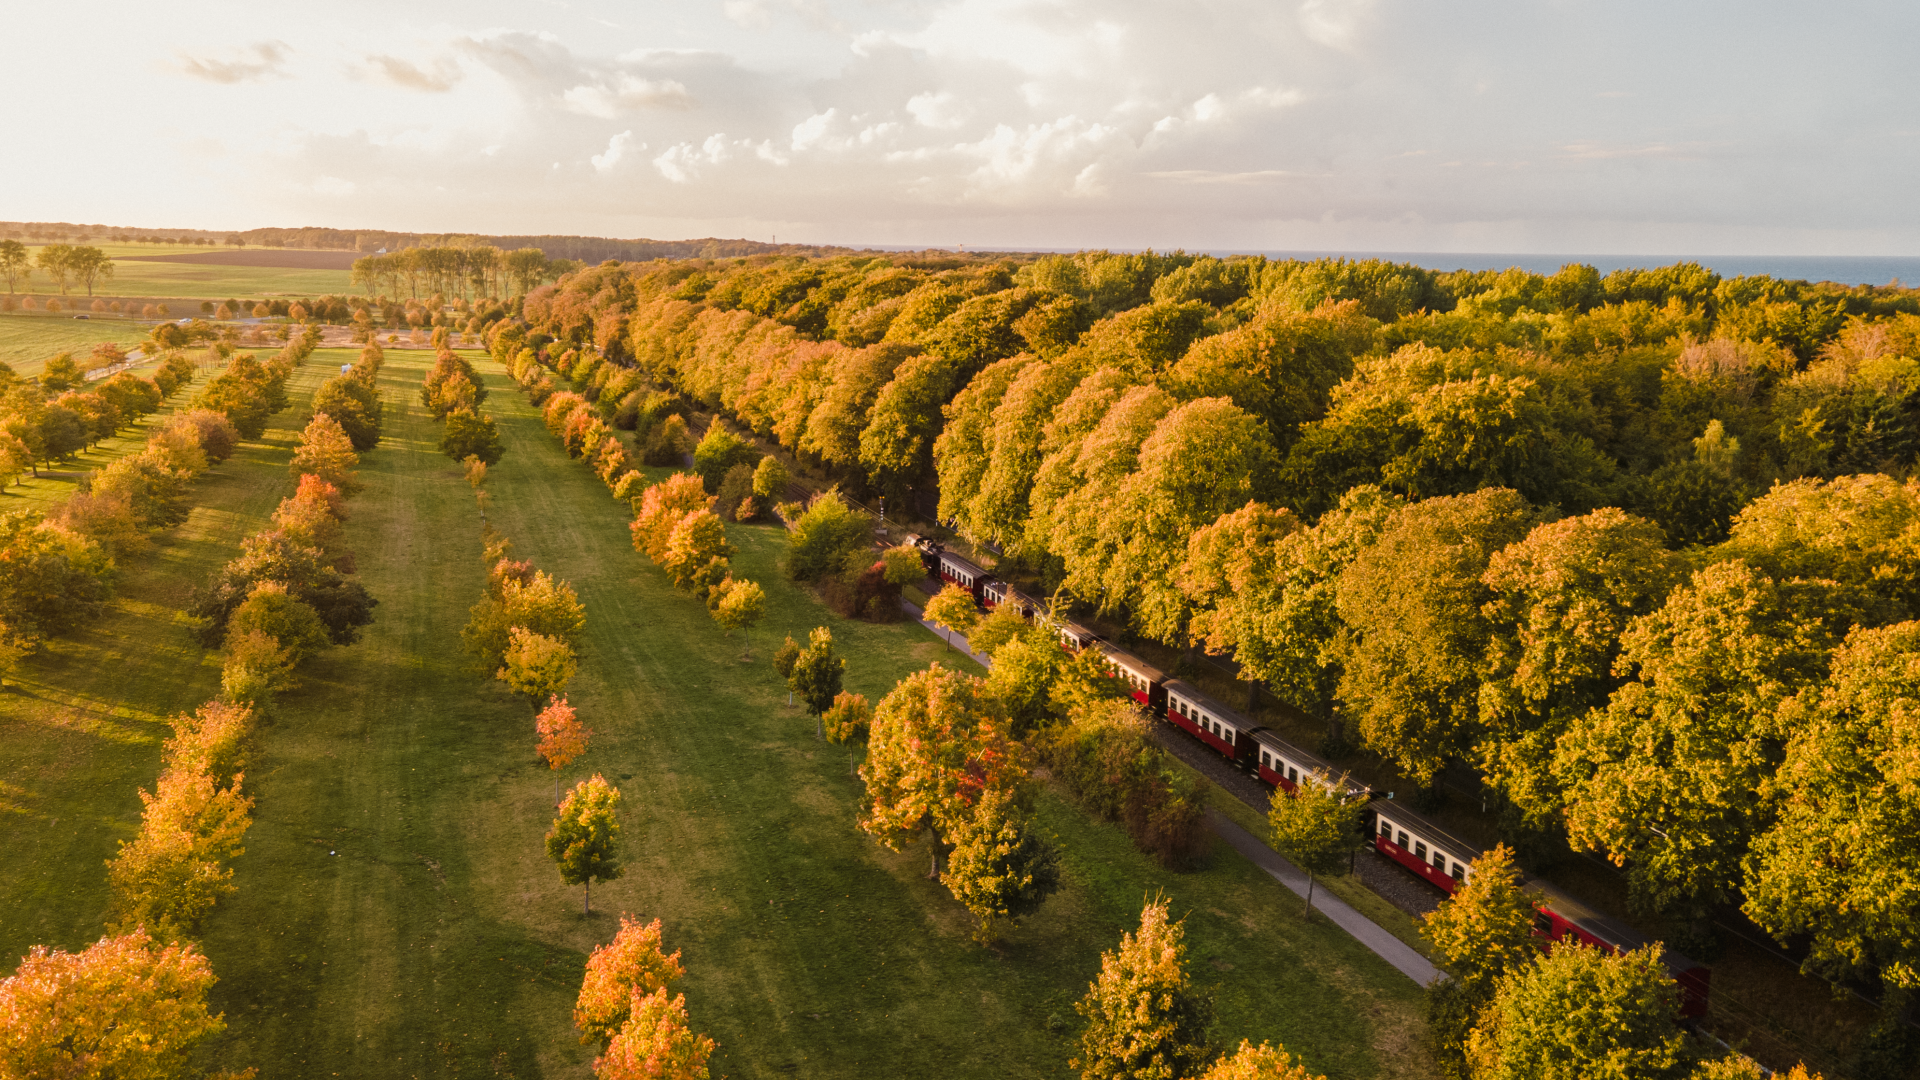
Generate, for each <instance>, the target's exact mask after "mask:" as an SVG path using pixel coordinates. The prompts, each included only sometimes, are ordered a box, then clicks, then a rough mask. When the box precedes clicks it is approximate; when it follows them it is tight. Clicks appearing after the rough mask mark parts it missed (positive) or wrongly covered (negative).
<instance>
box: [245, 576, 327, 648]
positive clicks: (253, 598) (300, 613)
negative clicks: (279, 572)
mask: <svg viewBox="0 0 1920 1080" xmlns="http://www.w3.org/2000/svg"><path fill="white" fill-rule="evenodd" d="M254 631H259V632H260V633H263V634H266V635H267V636H268V637H271V638H273V639H274V642H275V643H276V644H277V645H278V646H279V647H281V648H283V649H285V650H286V651H287V655H288V657H289V659H290V662H292V663H295V664H297V663H299V662H300V661H301V660H303V659H305V658H306V657H308V656H311V655H313V654H314V653H316V652H319V651H320V650H321V649H324V648H326V647H327V646H328V645H331V644H332V643H333V642H332V639H331V638H329V637H328V635H327V627H326V624H325V623H323V622H321V621H320V613H319V612H317V611H315V610H313V607H312V605H310V604H306V603H303V602H302V601H301V600H299V599H298V598H296V597H294V596H291V595H289V594H288V592H287V587H286V585H284V584H282V583H281V582H278V581H262V582H260V583H259V584H257V585H255V586H254V587H253V591H252V592H249V593H248V594H247V599H246V602H245V603H242V604H241V605H240V606H239V607H237V608H234V609H233V614H232V615H230V616H228V617H227V640H228V641H233V640H234V639H235V638H236V637H240V636H244V635H246V634H250V633H253V632H254Z"/></svg>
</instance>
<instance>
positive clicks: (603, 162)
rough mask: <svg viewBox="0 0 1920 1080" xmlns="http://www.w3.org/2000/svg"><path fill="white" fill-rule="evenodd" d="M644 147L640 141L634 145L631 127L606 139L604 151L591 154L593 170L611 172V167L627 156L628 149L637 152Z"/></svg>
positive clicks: (645, 146) (645, 145) (644, 144)
mask: <svg viewBox="0 0 1920 1080" xmlns="http://www.w3.org/2000/svg"><path fill="white" fill-rule="evenodd" d="M646 148H647V144H646V143H640V144H639V145H637V146H636V145H634V142H633V131H632V130H631V129H629V130H626V131H623V132H621V133H620V134H618V135H615V136H614V137H613V138H611V139H608V140H607V151H606V153H604V154H595V155H593V158H592V161H593V167H594V170H595V171H596V172H603V173H607V172H612V171H613V167H614V166H615V165H618V164H620V160H621V159H622V158H624V157H626V156H627V151H628V150H632V151H634V152H635V153H638V152H639V151H641V150H645V149H646Z"/></svg>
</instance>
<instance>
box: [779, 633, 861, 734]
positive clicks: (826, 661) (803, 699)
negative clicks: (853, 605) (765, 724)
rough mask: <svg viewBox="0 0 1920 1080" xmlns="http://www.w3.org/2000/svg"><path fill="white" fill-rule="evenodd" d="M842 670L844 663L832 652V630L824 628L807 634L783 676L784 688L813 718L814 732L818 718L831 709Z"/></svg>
mask: <svg viewBox="0 0 1920 1080" xmlns="http://www.w3.org/2000/svg"><path fill="white" fill-rule="evenodd" d="M846 671H847V662H846V660H845V659H843V658H842V657H841V656H840V655H839V654H838V653H835V652H834V651H833V631H832V630H829V629H827V628H826V627H824V626H816V627H814V628H813V632H812V633H810V634H808V635H807V647H806V648H805V649H802V650H801V651H800V655H799V656H797V657H795V658H794V661H793V670H792V671H791V672H789V673H788V675H787V688H788V689H790V690H792V691H793V692H794V694H795V696H797V697H799V699H800V704H802V705H804V706H806V708H807V714H808V715H809V716H812V717H814V719H815V722H816V729H817V728H818V727H819V724H820V723H821V720H820V718H821V717H822V716H824V715H825V714H826V711H827V710H828V709H830V708H832V707H833V699H834V698H836V697H838V696H839V694H840V680H841V678H842V676H844V675H845V674H846ZM815 733H816V734H820V733H821V732H819V731H818V730H816V732H815Z"/></svg>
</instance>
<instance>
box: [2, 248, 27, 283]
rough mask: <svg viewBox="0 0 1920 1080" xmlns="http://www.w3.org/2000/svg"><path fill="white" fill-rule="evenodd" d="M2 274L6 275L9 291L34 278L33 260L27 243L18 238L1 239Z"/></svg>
mask: <svg viewBox="0 0 1920 1080" xmlns="http://www.w3.org/2000/svg"><path fill="white" fill-rule="evenodd" d="M0 274H4V275H6V278H7V292H9V293H12V292H13V291H14V290H15V289H16V288H18V287H19V286H20V285H23V284H25V283H26V282H29V281H32V280H33V260H32V258H31V257H30V256H28V254H27V245H25V244H23V243H21V242H20V241H18V240H0Z"/></svg>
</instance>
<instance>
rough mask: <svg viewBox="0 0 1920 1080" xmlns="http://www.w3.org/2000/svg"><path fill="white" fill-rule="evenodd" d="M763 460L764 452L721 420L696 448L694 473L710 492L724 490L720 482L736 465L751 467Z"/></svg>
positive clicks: (716, 421)
mask: <svg viewBox="0 0 1920 1080" xmlns="http://www.w3.org/2000/svg"><path fill="white" fill-rule="evenodd" d="M759 460H760V451H758V450H756V449H754V446H753V444H752V443H750V442H748V441H747V440H745V439H742V438H741V437H740V436H738V435H735V434H734V433H733V432H732V431H729V430H728V429H727V425H726V423H725V422H724V421H722V420H721V419H720V418H719V417H714V420H713V423H711V424H708V425H707V433H706V435H705V436H704V437H702V438H701V440H700V445H698V446H696V447H694V448H693V471H694V472H696V473H699V474H700V482H701V483H702V484H705V485H706V488H707V490H708V491H710V492H717V491H719V490H720V482H721V480H723V479H724V478H725V477H726V475H727V473H728V472H729V471H731V470H732V469H733V467H734V466H735V465H746V466H748V467H749V468H751V467H752V466H753V465H754V464H756V463H757V462H758V461H759Z"/></svg>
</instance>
